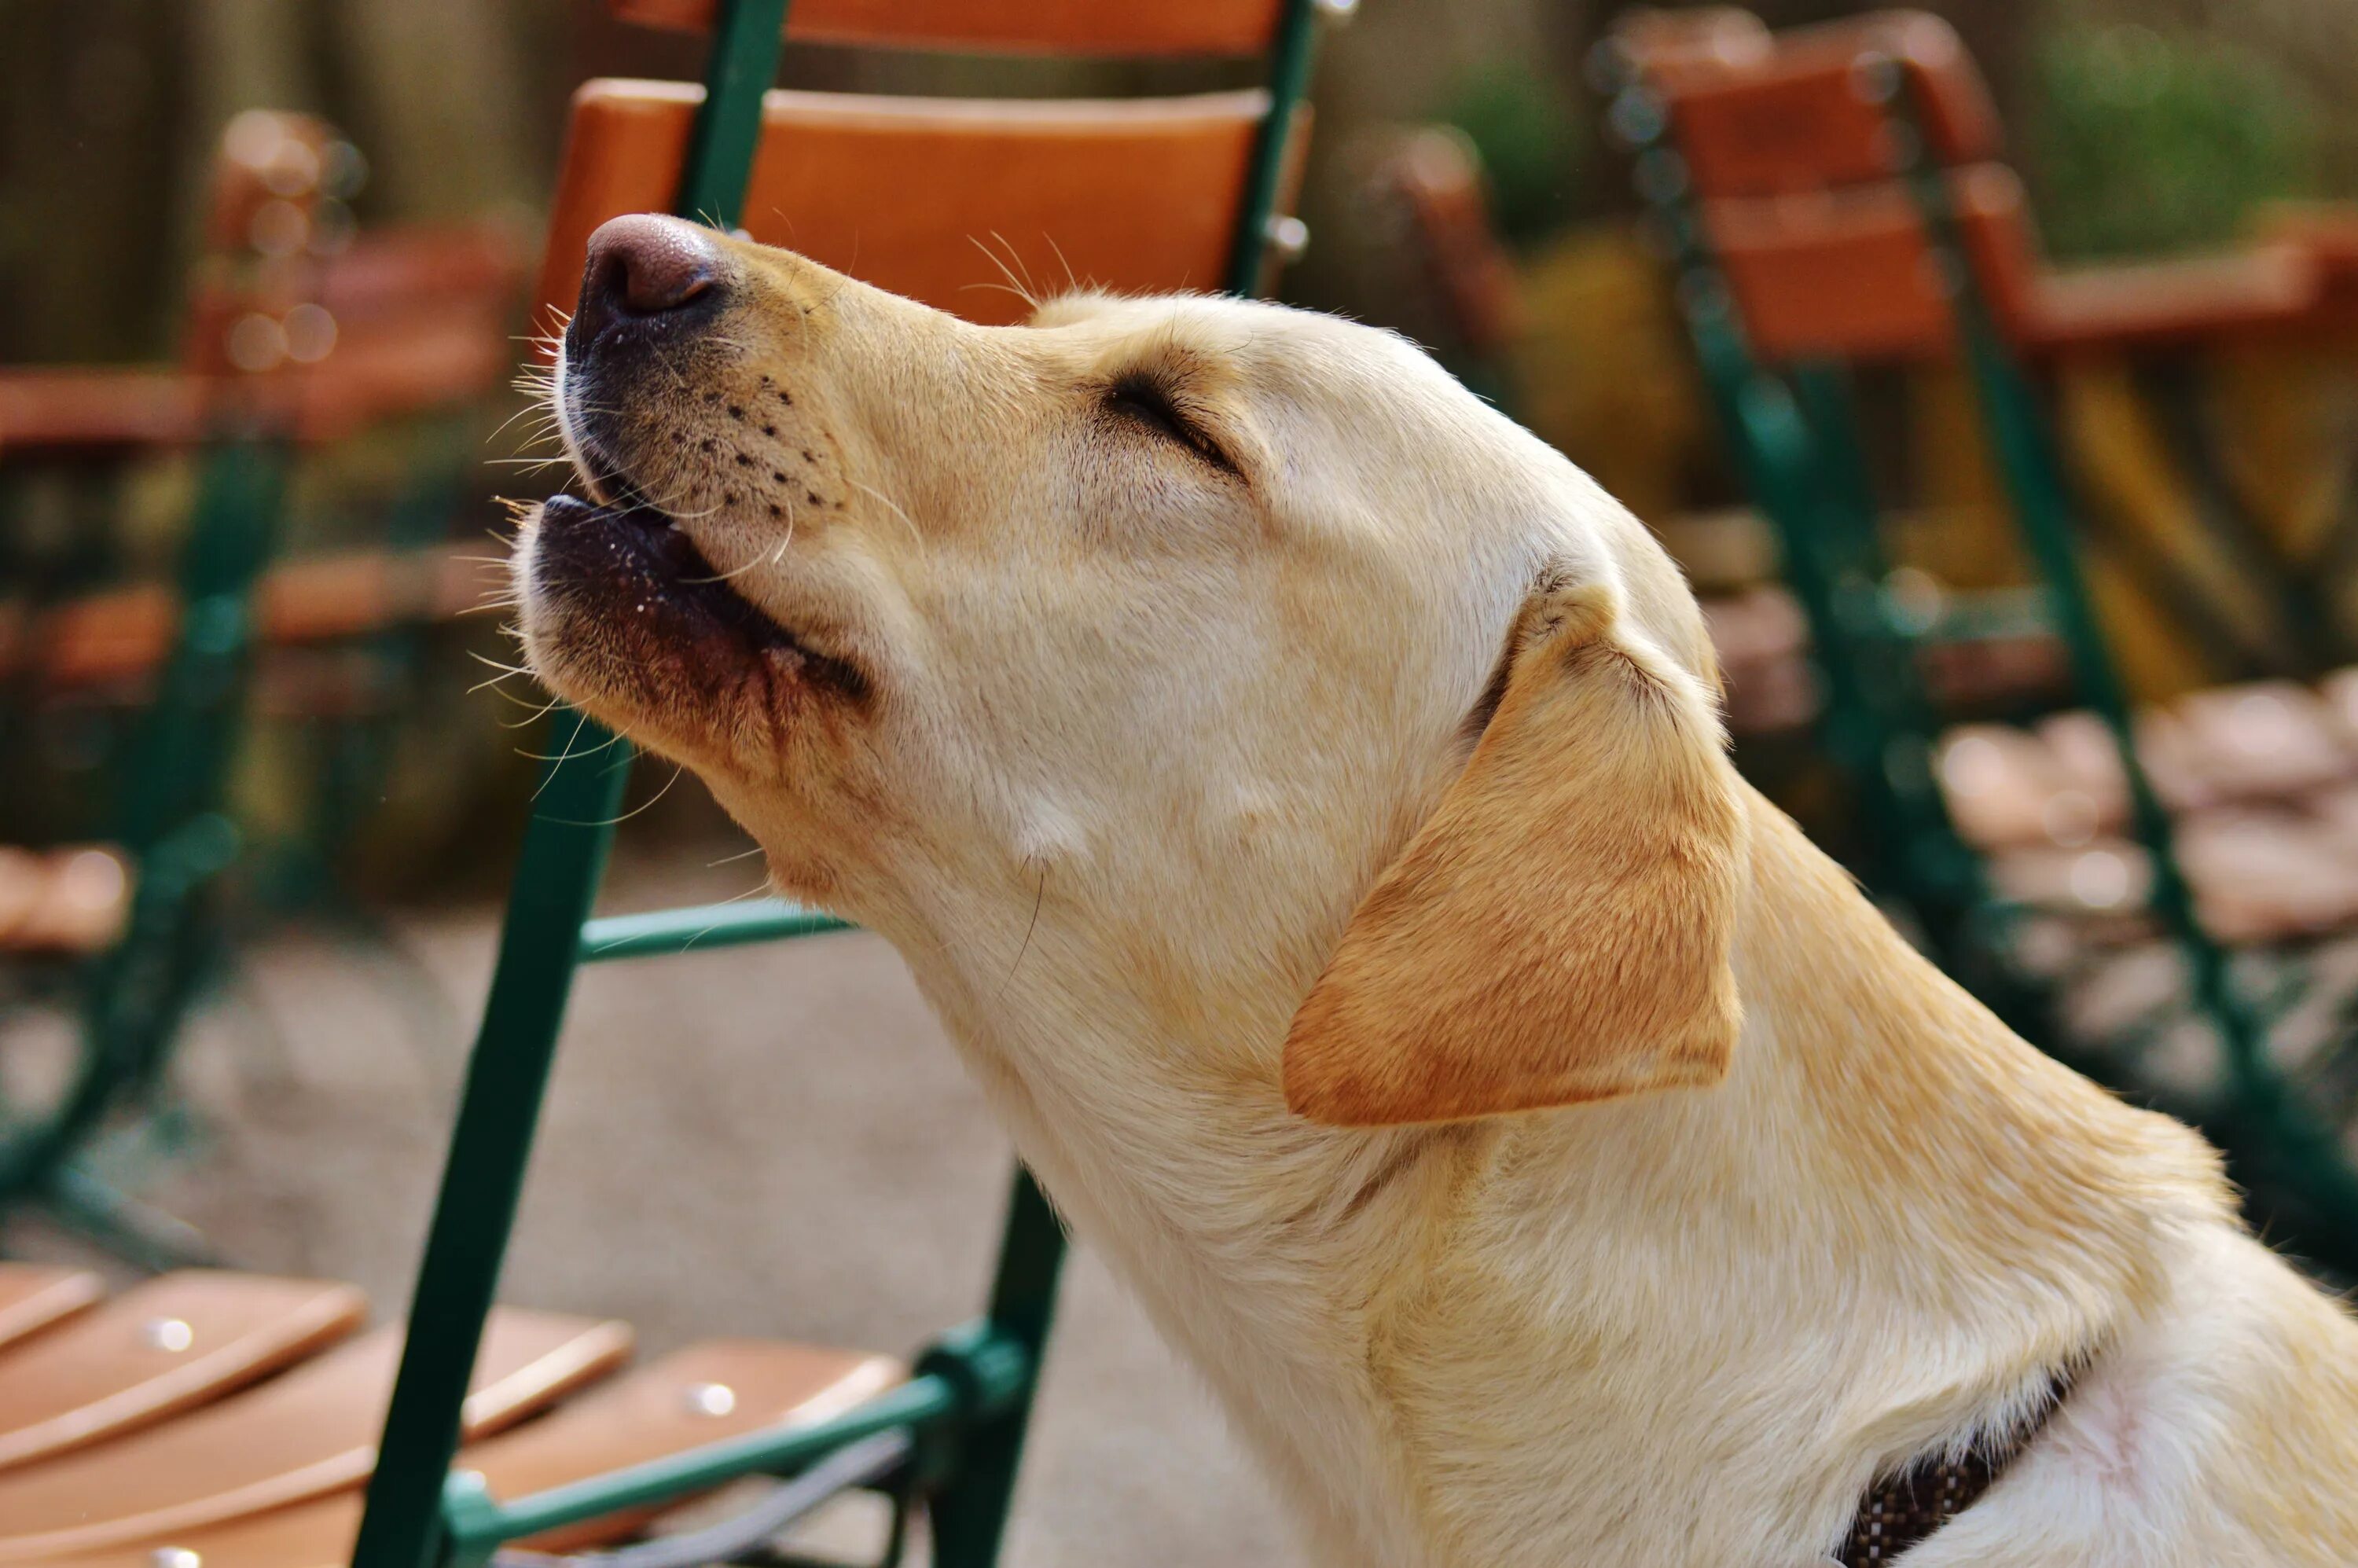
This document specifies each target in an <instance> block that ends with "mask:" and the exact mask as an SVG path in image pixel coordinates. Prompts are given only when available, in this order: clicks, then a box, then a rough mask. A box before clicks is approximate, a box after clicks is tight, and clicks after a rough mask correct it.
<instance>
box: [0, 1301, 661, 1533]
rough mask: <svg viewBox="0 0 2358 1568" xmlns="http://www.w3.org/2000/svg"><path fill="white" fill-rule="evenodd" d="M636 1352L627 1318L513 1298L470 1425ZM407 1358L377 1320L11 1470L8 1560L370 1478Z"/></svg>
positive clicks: (192, 1525) (479, 1375)
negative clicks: (117, 1431) (131, 1426)
mask: <svg viewBox="0 0 2358 1568" xmlns="http://www.w3.org/2000/svg"><path fill="white" fill-rule="evenodd" d="M36 1344H37V1345H38V1341H37V1342H36ZM630 1348H631V1331H630V1329H629V1327H628V1325H624V1324H620V1323H614V1322H599V1321H596V1320H593V1319H589V1318H580V1317H568V1316H564V1315H561V1314H554V1313H539V1312H525V1311H520V1310H517V1309H514V1308H503V1309H501V1310H500V1311H498V1312H496V1313H494V1314H492V1320H491V1323H490V1325H488V1326H487V1328H486V1329H485V1331H484V1335H483V1344H482V1350H481V1355H479V1356H478V1357H477V1358H476V1363H475V1375H474V1378H473V1380H472V1382H471V1385H470V1387H471V1390H472V1391H471V1393H470V1394H469V1396H468V1399H467V1402H466V1406H465V1413H464V1415H463V1417H462V1418H461V1422H460V1426H461V1430H462V1432H463V1433H465V1434H466V1435H468V1436H470V1437H475V1436H483V1435H487V1434H489V1433H492V1432H493V1431H495V1430H498V1429H499V1428H501V1427H503V1426H508V1425H511V1424H513V1423H514V1422H517V1421H520V1420H522V1419H523V1418H524V1417H525V1416H527V1415H530V1414H532V1413H534V1412H535V1411H539V1410H542V1409H544V1408H546V1406H548V1405H550V1404H552V1403H554V1402H555V1401H556V1400H558V1399H560V1398H562V1397H563V1396H564V1395H565V1394H566V1393H567V1392H568V1391H569V1390H573V1389H575V1388H578V1387H579V1386H580V1385H582V1384H584V1383H587V1382H590V1381H591V1380H593V1379H597V1378H600V1377H603V1376H604V1375H605V1374H606V1373H608V1372H610V1371H611V1370H613V1368H615V1367H617V1366H619V1365H620V1364H621V1363H622V1361H623V1360H624V1359H625V1358H626V1357H628V1356H629V1354H630ZM400 1357H401V1330H400V1328H399V1327H398V1326H395V1325H387V1326H385V1327H382V1328H377V1329H373V1330H372V1331H370V1332H369V1333H367V1334H364V1335H362V1336H360V1337H359V1338H357V1339H352V1340H348V1341H346V1342H345V1343H343V1344H341V1345H340V1346H337V1347H336V1348H334V1349H332V1350H330V1351H328V1352H327V1353H326V1354H324V1355H320V1356H317V1357H312V1358H310V1359H308V1360H306V1361H303V1362H301V1363H300V1364H298V1365H297V1366H295V1367H293V1368H289V1369H288V1370H287V1371H284V1372H281V1373H280V1374H279V1375H278V1376H276V1377H275V1378H272V1379H269V1380H267V1381H265V1382H263V1383H261V1384H259V1385H257V1386H255V1387H253V1388H249V1389H246V1390H243V1391H242V1392H239V1393H235V1394H232V1395H230V1396H228V1397H227V1398H224V1399H217V1400H212V1401H211V1402H210V1403H207V1404H204V1405H201V1406H199V1407H198V1408H196V1409H194V1410H191V1411H188V1412H187V1413H185V1414H183V1415H181V1416H179V1417H178V1418H177V1419H175V1420H171V1421H167V1422H161V1423H159V1424H157V1425H153V1426H149V1427H147V1428H146V1429H144V1430H141V1431H137V1432H132V1433H127V1434H125V1435H124V1436H120V1437H117V1438H114V1440H112V1441H110V1442H104V1443H100V1444H94V1445H92V1446H90V1447H86V1448H81V1449H78V1450H75V1451H74V1452H71V1453H67V1454H59V1455H57V1456H55V1457H53V1458H49V1459H45V1460H41V1461H39V1462H38V1463H34V1464H29V1465H19V1466H17V1467H16V1468H14V1469H11V1470H8V1471H5V1472H0V1563H43V1562H48V1561H49V1560H51V1559H53V1558H56V1557H60V1556H64V1555H67V1554H69V1553H72V1552H88V1551H92V1550H95V1549H98V1548H103V1547H109V1546H114V1545H116V1544H119V1543H122V1542H124V1541H139V1540H144V1539H147V1538H150V1537H154V1536H157V1535H160V1534H166V1533H170V1532H175V1531H179V1530H196V1529H200V1528H202V1527H204V1526H207V1525H212V1524H218V1523H220V1522H222V1521H223V1520H226V1519H239V1518H243V1517H244V1516H246V1515H249V1514H256V1513H261V1512H264V1511H265V1510H267V1509H274V1508H280V1507H284V1506H286V1505H288V1504H293V1503H300V1502H306V1501H308V1500H309V1499H311V1498H317V1497H321V1496H325V1495H327V1494H329V1493H332V1492H336V1491H340V1490H343V1489H345V1488H348V1487H353V1486H356V1485H358V1484H359V1483H360V1482H361V1481H362V1480H363V1479H364V1478H365V1477H366V1476H367V1475H368V1473H369V1470H370V1468H371V1466H372V1465H373V1464H374V1462H375V1452H376V1450H375V1443H376V1436H377V1432H378V1429H379V1428H380V1427H381V1426H382V1425H383V1424H384V1411H385V1405H386V1402H387V1400H389V1399H390V1398H391V1396H392V1391H393V1378H394V1372H395V1368H396V1367H397V1366H398V1364H399V1361H400Z"/></svg>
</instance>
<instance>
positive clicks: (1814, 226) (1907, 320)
mask: <svg viewBox="0 0 2358 1568" xmlns="http://www.w3.org/2000/svg"><path fill="white" fill-rule="evenodd" d="M1950 184H1951V189H1952V193H1953V200H1954V201H1955V203H1956V208H1957V212H1958V226H1959V229H1960V231H1961V235H1962V238H1963V242H1964V243H1965V245H1966V247H1967V250H1968V252H1969V254H1970V255H1971V257H1972V261H1973V265H1974V270H1975V273H1976V275H1977V276H1978V277H1979V278H1980V280H1981V283H1982V287H1983V288H1984V290H1985V295H1986V297H1988V298H1989V301H1990V305H1991V308H1993V309H1994V310H1995V311H1996V314H1997V316H1998V319H1999V321H2000V323H2001V324H2002V325H2004V326H2007V327H2018V326H2019V325H2020V323H2021V322H2022V321H2023V320H2024V319H2026V317H2027V315H2028V308H2029V307H2028V298H2029V295H2030V292H2031V288H2032V276H2033V260H2032V257H2033V251H2032V243H2031V238H2030V232H2029V216H2028V210H2027V208H2026V206H2025V203H2024V200H2023V195H2022V187H2021V184H2020V182H2019V181H2017V179H2016V178H2014V175H2013V173H2012V172H2011V171H2010V170H2008V169H2006V168H2001V167H1999V166H1997V165H1994V164H1985V165H1982V166H1980V167H1978V168H1971V169H1965V170H1961V171H1959V172H1958V173H1957V174H1956V175H1955V176H1953V177H1952V179H1951V182H1950ZM1702 216H1703V222H1704V230H1705V232H1707V233H1708V234H1709V236H1710V239H1711V243H1712V246H1713V249H1714V252H1715V254H1716V255H1717V258H1718V260H1719V262H1720V264H1721V269H1722V271H1723V272H1724V273H1725V276H1726V278H1727V283H1728V287H1729V288H1730V289H1731V290H1732V291H1733V292H1734V294H1735V296H1736V304H1737V306H1738V308H1739V310H1740V312H1741V316H1742V319H1743V322H1744V327H1745V330H1746V332H1747V334H1748V335H1749V337H1750V338H1751V340H1752V345H1753V349H1754V351H1756V352H1757V353H1758V354H1760V355H1761V356H1762V357H1763V358H1765V359H1768V360H1770V361H1783V360H1790V359H1801V358H1807V357H1810V356H1812V355H1822V356H1831V357H1836V358H1863V359H1894V358H1915V357H1923V356H1930V355H1935V354H1941V353H1945V352H1947V351H1949V349H1950V348H1951V346H1952V342H1953V341H1954V338H1955V318H1954V305H1953V303H1952V299H1951V297H1950V294H1949V287H1950V280H1948V279H1946V278H1944V277H1943V276H1942V275H1941V273H1940V271H1939V270H1938V269H1937V268H1936V267H1935V265H1934V264H1933V255H1932V250H1931V243H1930V242H1929V237H1928V236H1927V234H1926V232H1925V230H1924V224H1923V220H1922V218H1921V216H1920V213H1919V211H1918V208H1917V205H1916V201H1915V199H1914V197H1913V196H1912V195H1911V194H1910V193H1909V190H1908V189H1907V188H1906V187H1905V186H1903V185H1900V184H1898V183H1897V182H1893V181H1887V182H1884V183H1882V184H1877V185H1869V186H1855V187H1852V188H1849V189H1843V190H1830V191H1815V192H1807V193H1801V194H1794V195H1787V196H1772V197H1756V198H1749V199H1742V200H1717V201H1711V202H1706V203H1704V206H1703V209H1702Z"/></svg>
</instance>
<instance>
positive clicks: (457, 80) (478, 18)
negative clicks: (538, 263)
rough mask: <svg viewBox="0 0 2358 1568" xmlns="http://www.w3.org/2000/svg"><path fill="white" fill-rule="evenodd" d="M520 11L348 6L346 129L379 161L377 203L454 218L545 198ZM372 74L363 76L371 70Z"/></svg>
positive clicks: (341, 20) (341, 13)
mask: <svg viewBox="0 0 2358 1568" xmlns="http://www.w3.org/2000/svg"><path fill="white" fill-rule="evenodd" d="M509 9H510V7H506V6H498V5H484V4H482V0H399V3H397V4H392V5H388V4H386V3H385V0H342V3H341V5H337V6H336V7H335V13H334V24H335V25H334V32H335V37H336V40H337V43H338V44H339V46H340V47H339V48H338V49H337V50H336V53H335V58H336V59H337V60H338V61H339V62H340V63H341V65H342V66H343V67H344V74H345V75H346V76H347V79H348V82H349V87H348V90H347V92H344V93H342V94H340V96H341V98H343V100H344V101H345V102H347V103H350V104H351V106H352V108H351V113H350V116H349V117H350V121H351V123H350V124H346V125H344V127H343V129H344V131H345V133H346V134H347V135H351V136H352V138H353V140H354V141H355V142H357V143H358V144H359V146H361V148H362V150H363V151H364V152H366V153H367V154H368V155H369V158H370V162H371V165H372V167H373V168H374V169H375V170H376V173H375V174H373V176H372V177H371V179H370V187H371V189H370V192H369V194H370V199H371V201H372V203H373V204H375V205H378V206H381V207H383V208H384V209H385V210H388V211H396V212H399V213H401V214H402V215H403V216H404V217H408V218H450V217H463V216H466V215H468V214H471V213H479V212H482V211H486V210H487V209H494V208H499V207H503V206H507V205H511V204H520V203H536V202H537V201H538V200H541V199H542V192H541V191H540V190H539V189H538V187H539V186H540V185H541V184H542V183H543V181H542V178H541V176H540V171H539V170H538V169H536V168H531V167H530V166H529V159H528V158H527V156H526V150H527V146H528V144H530V143H532V142H535V141H537V140H538V138H537V137H532V136H528V135H526V133H525V127H524V125H523V124H521V123H520V121H521V117H522V116H523V115H525V114H530V113H535V112H537V111H538V109H539V107H540V104H539V103H538V99H537V95H535V94H530V93H523V92H517V91H516V85H517V83H518V82H519V81H524V80H525V77H526V75H527V72H526V71H525V69H524V64H523V61H522V59H520V58H519V57H520V54H521V51H520V49H518V47H517V39H516V37H515V27H514V23H513V19H512V18H510V17H509V16H506V15H504V13H505V12H506V11H507V10H509ZM363 66H364V67H365V69H362V67H363Z"/></svg>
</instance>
